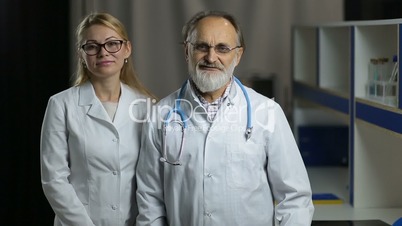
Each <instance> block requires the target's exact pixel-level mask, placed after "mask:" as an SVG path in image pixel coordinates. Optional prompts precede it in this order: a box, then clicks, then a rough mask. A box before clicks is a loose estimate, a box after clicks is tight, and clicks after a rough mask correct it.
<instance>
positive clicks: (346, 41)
mask: <svg viewBox="0 0 402 226" xmlns="http://www.w3.org/2000/svg"><path fill="white" fill-rule="evenodd" d="M319 33H320V36H319V59H318V60H319V63H318V65H319V73H318V74H319V87H320V88H324V89H328V90H332V91H335V92H340V93H343V94H345V95H347V96H349V86H350V85H349V83H350V82H349V81H350V70H349V68H350V66H349V62H350V28H349V27H330V28H320V32H319Z"/></svg>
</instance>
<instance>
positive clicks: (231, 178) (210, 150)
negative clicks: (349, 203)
mask: <svg viewBox="0 0 402 226" xmlns="http://www.w3.org/2000/svg"><path fill="white" fill-rule="evenodd" d="M246 89H247V92H248V95H249V97H250V101H251V109H252V125H253V132H252V136H251V138H250V140H248V141H246V138H245V129H246V124H247V123H246V120H247V110H246V100H245V97H244V95H243V93H242V91H241V89H240V87H239V86H238V85H237V84H236V83H233V87H232V89H231V92H230V94H229V96H228V98H227V99H226V101H225V102H224V103H223V104H222V105H221V108H220V109H219V111H218V113H217V115H216V116H215V119H214V121H213V122H212V123H210V122H208V121H207V117H206V113H205V110H204V108H202V107H200V104H199V101H198V99H197V97H196V96H195V95H194V93H193V91H192V90H191V88H190V86H189V85H188V84H187V86H186V91H185V94H184V99H185V101H181V108H182V109H183V111H184V113H185V115H186V116H187V117H188V121H187V123H188V128H187V130H186V133H185V141H184V150H183V153H182V156H181V158H180V161H181V163H182V165H181V166H173V165H170V164H167V163H163V162H161V161H160V160H159V159H160V157H161V156H162V154H161V153H162V150H163V149H162V147H163V143H162V137H163V136H162V132H161V129H160V128H161V123H160V121H161V120H163V119H164V118H165V117H166V113H167V111H168V110H169V109H172V108H173V106H174V101H175V99H176V98H177V97H178V91H177V92H175V93H174V94H172V95H170V96H168V97H167V98H165V99H163V100H162V101H160V102H159V104H158V107H156V108H155V109H157V110H156V112H157V111H158V109H160V110H161V111H160V112H161V113H160V114H155V116H154V118H156V119H158V120H157V122H151V123H147V124H146V125H145V127H144V133H143V136H142V147H141V152H140V158H139V163H138V167H137V183H138V190H137V201H138V206H139V216H138V218H137V225H138V226H145V225H147V226H150V225H151V226H162V225H170V226H201V225H204V226H222V225H230V226H244V225H252V226H272V225H274V219H275V218H276V220H278V221H279V222H280V223H281V224H280V225H287V226H302V225H303V226H307V225H310V224H311V219H312V216H313V212H314V207H313V205H312V200H311V188H310V183H309V179H308V176H307V173H306V169H305V166H304V164H303V161H302V159H301V156H300V152H299V150H298V147H297V145H296V143H295V140H294V137H293V134H292V132H291V129H290V127H289V125H288V122H287V120H286V117H285V115H284V113H283V111H282V110H281V108H280V106H279V105H278V104H277V103H275V102H274V101H273V100H270V99H268V98H266V97H264V96H262V95H260V94H258V93H256V92H255V91H253V90H252V89H249V88H246ZM168 130H170V131H169V132H168V133H167V134H168V135H167V139H166V141H167V157H168V159H169V160H171V161H174V160H176V159H177V158H178V154H179V153H178V152H179V149H180V147H179V146H180V141H181V139H180V136H181V132H180V130H178V129H177V128H173V129H172V128H168ZM274 202H277V205H276V207H274Z"/></svg>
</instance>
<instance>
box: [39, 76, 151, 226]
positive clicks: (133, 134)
mask: <svg viewBox="0 0 402 226" xmlns="http://www.w3.org/2000/svg"><path fill="white" fill-rule="evenodd" d="M140 98H142V99H144V100H145V97H144V96H142V95H140V94H139V93H137V92H135V91H133V90H132V89H131V88H129V87H128V86H127V85H125V84H121V97H120V100H119V103H118V107H117V111H116V115H115V119H114V122H112V121H111V119H110V117H109V116H108V114H107V113H106V111H105V109H104V107H103V106H102V104H101V102H100V101H99V99H98V98H97V97H96V95H95V92H94V89H93V86H92V84H91V83H90V82H86V83H85V84H83V85H82V86H77V87H72V88H70V89H67V90H65V91H63V92H61V93H58V94H56V95H54V96H52V97H51V98H50V99H49V102H48V106H47V109H46V113H45V117H44V121H43V125H42V134H41V154H40V157H41V158H40V159H41V176H42V187H43V190H44V193H45V195H46V198H47V199H48V201H49V203H50V205H51V207H52V208H53V210H54V212H55V214H56V216H55V220H54V225H69V226H72V225H80V226H81V225H97V226H101V225H105V226H111V225H135V218H136V216H137V213H138V210H137V205H136V198H135V190H136V182H135V168H136V165H137V160H138V153H139V148H140V135H141V128H142V123H138V122H135V121H133V120H132V119H131V118H130V115H131V116H132V117H133V118H140V117H143V115H144V113H145V104H143V105H144V106H142V104H139V103H144V102H138V101H137V104H135V102H133V101H135V100H138V99H140Z"/></svg>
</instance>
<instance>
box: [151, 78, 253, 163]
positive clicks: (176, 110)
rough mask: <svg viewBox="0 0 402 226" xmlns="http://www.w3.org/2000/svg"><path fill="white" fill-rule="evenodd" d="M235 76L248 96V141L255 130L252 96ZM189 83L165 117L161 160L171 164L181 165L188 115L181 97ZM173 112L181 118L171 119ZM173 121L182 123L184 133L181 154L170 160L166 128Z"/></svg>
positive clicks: (182, 88) (246, 96) (245, 95)
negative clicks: (252, 115) (181, 104)
mask: <svg viewBox="0 0 402 226" xmlns="http://www.w3.org/2000/svg"><path fill="white" fill-rule="evenodd" d="M233 78H234V80H235V82H236V83H237V84H238V85H239V86H240V88H241V90H242V91H243V94H244V97H245V98H246V102H247V127H246V132H245V136H246V141H247V140H249V139H250V137H251V133H252V131H253V126H252V125H251V104H250V98H249V96H248V93H247V91H246V89H245V88H244V86H243V84H242V83H241V82H240V80H239V79H237V78H236V77H233ZM187 83H188V80H186V81H185V82H184V84H183V85H182V87H181V88H180V91H179V96H178V97H177V99H176V100H175V104H174V108H173V109H172V110H170V111H169V112H168V113H167V115H166V118H165V120H164V122H163V156H162V157H160V158H159V160H160V161H161V162H164V163H169V164H171V165H174V166H178V165H181V162H180V159H181V155H182V153H183V146H184V140H185V136H184V134H185V131H186V128H187V117H186V115H185V114H184V112H183V110H182V109H181V106H180V102H181V99H182V98H183V96H184V92H185V90H186V85H187ZM172 114H178V115H179V117H180V118H179V119H176V117H175V119H173V120H172V121H170V120H169V119H170V117H171V116H172ZM171 122H175V123H177V124H179V125H180V127H181V134H182V135H181V142H180V150H179V156H178V157H177V159H176V160H175V161H170V160H169V159H168V158H167V151H166V150H167V148H166V143H167V142H166V134H167V129H166V128H167V127H168V125H169V123H171Z"/></svg>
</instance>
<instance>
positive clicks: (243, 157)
mask: <svg viewBox="0 0 402 226" xmlns="http://www.w3.org/2000/svg"><path fill="white" fill-rule="evenodd" d="M261 153H263V145H258V144H247V145H243V144H231V145H228V146H227V148H226V155H227V158H226V159H227V160H226V161H227V162H226V182H227V184H228V186H229V187H231V188H237V189H255V188H257V187H258V185H259V184H260V182H261V181H260V180H261V174H262V172H263V167H262V166H263V164H264V163H263V157H262V156H261Z"/></svg>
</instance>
